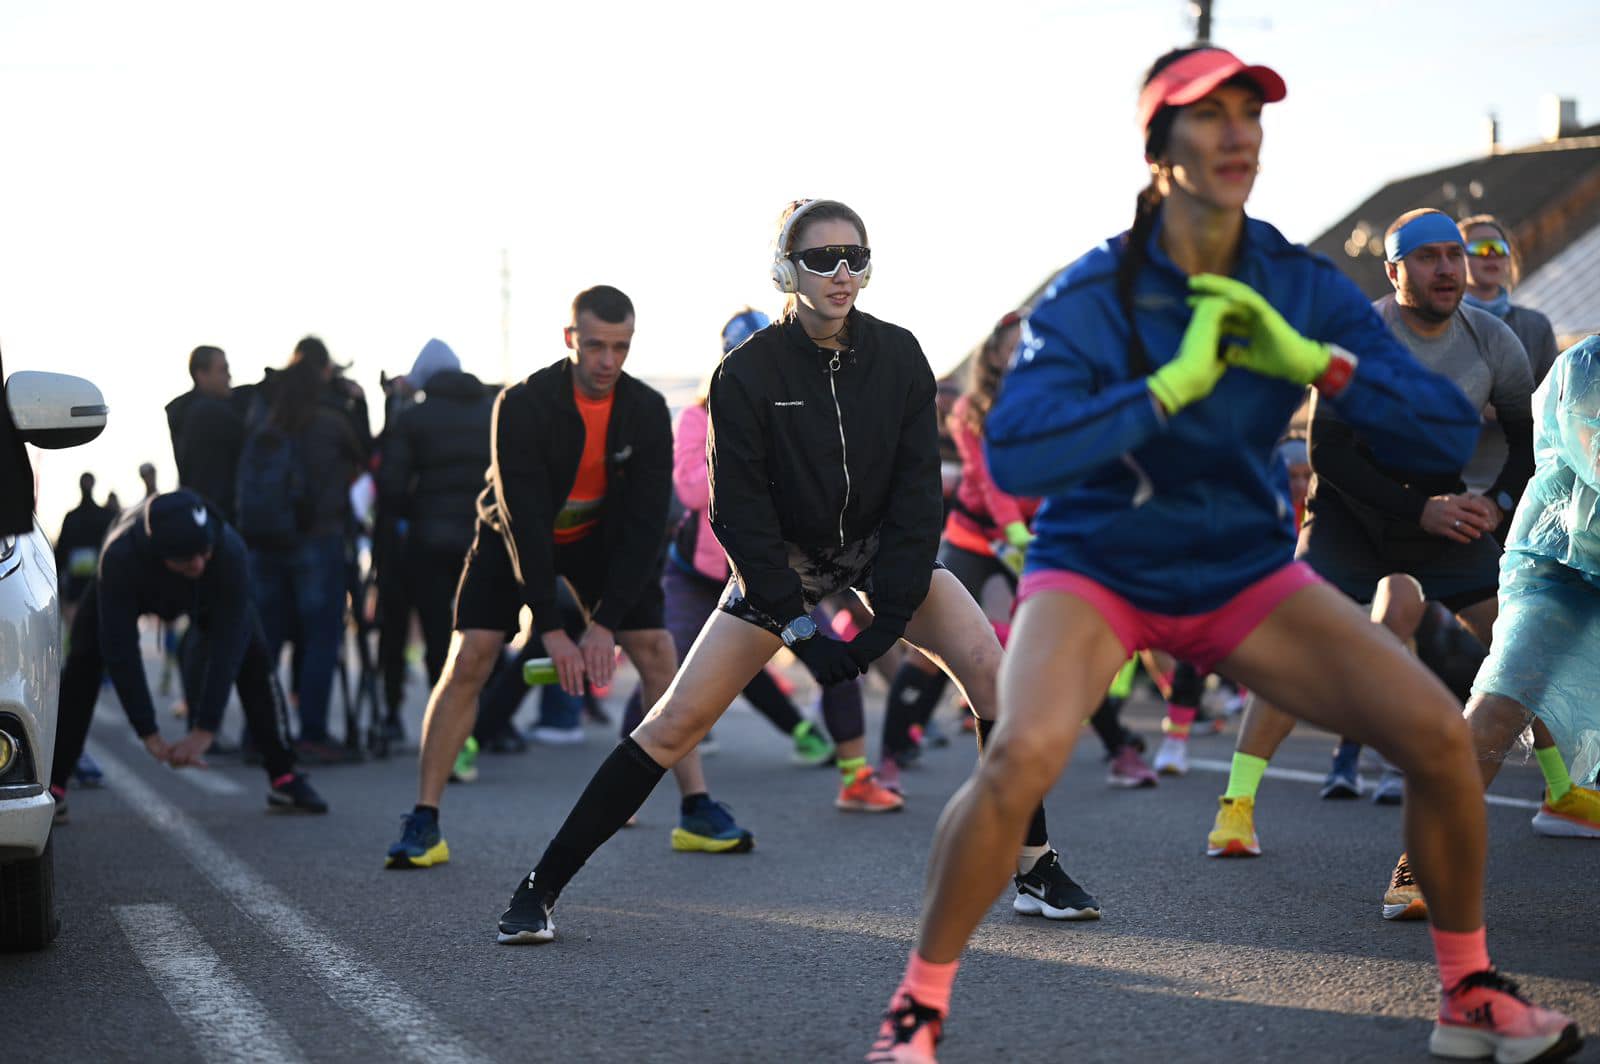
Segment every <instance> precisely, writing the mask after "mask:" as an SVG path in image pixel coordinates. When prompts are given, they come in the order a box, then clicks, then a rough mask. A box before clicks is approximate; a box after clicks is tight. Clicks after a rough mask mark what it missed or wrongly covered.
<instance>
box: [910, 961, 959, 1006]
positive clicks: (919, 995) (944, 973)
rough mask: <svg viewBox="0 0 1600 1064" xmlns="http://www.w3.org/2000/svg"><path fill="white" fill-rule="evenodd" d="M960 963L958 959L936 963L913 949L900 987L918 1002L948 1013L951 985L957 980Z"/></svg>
mask: <svg viewBox="0 0 1600 1064" xmlns="http://www.w3.org/2000/svg"><path fill="white" fill-rule="evenodd" d="M960 963H961V962H960V961H958V960H957V961H949V962H947V963H945V964H934V963H933V962H932V961H925V960H923V959H922V958H921V957H919V956H918V955H917V951H916V950H912V951H911V959H910V960H908V961H906V974H905V978H903V979H901V980H900V989H901V990H904V991H905V992H906V993H908V994H910V995H911V996H912V997H914V998H916V999H917V1003H918V1004H921V1005H926V1006H928V1008H930V1009H938V1010H939V1012H940V1013H941V1014H943V1013H947V1012H949V1011H950V985H951V984H952V983H954V982H955V981H956V967H957V966H958V965H959V964H960Z"/></svg>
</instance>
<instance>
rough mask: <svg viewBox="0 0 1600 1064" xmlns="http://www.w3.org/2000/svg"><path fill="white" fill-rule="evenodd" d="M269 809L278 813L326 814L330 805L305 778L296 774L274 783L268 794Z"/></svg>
mask: <svg viewBox="0 0 1600 1064" xmlns="http://www.w3.org/2000/svg"><path fill="white" fill-rule="evenodd" d="M267 808H268V809H270V810H272V811H273V812H276V813H326V812H327V811H328V803H327V802H324V801H323V800H322V795H320V794H318V793H317V792H316V791H314V790H312V789H311V784H309V783H307V782H306V778H305V777H304V776H302V775H300V774H299V773H298V772H294V773H290V774H289V775H288V776H285V777H283V778H281V779H279V780H276V781H274V783H273V784H272V790H270V791H268V792H267Z"/></svg>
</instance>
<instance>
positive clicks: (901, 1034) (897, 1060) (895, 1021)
mask: <svg viewBox="0 0 1600 1064" xmlns="http://www.w3.org/2000/svg"><path fill="white" fill-rule="evenodd" d="M943 1036H944V1014H943V1013H941V1012H940V1011H939V1010H938V1009H932V1008H929V1007H928V1006H926V1005H924V1004H922V1003H921V1002H919V1001H917V1000H916V999H915V998H913V997H912V996H911V995H910V994H907V993H906V992H905V991H904V990H898V991H896V992H895V995H894V997H892V998H890V999H889V1011H888V1012H886V1013H884V1014H883V1025H882V1026H880V1027H879V1028H878V1040H877V1041H876V1042H873V1043H872V1049H871V1050H870V1051H869V1052H868V1053H867V1064H939V1061H938V1059H937V1058H936V1057H935V1056H934V1050H935V1049H937V1048H938V1046H939V1039H940V1038H942V1037H943Z"/></svg>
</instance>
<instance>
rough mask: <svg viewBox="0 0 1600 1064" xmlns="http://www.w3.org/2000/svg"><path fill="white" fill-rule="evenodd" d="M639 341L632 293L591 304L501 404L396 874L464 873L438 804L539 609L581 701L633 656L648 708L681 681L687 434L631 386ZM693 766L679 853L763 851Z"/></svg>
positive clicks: (655, 395)
mask: <svg viewBox="0 0 1600 1064" xmlns="http://www.w3.org/2000/svg"><path fill="white" fill-rule="evenodd" d="M633 330H634V314H633V303H632V301H631V300H629V299H628V297H627V296H626V295H624V294H623V293H622V292H620V291H618V290H617V289H615V288H612V287H610V286H609V285H596V286H595V287H593V288H589V289H585V290H584V291H582V292H579V293H578V296H577V298H576V299H574V300H573V301H572V320H571V324H569V325H568V326H567V327H566V329H565V330H564V333H563V334H564V336H565V340H566V345H567V347H568V348H569V350H570V352H571V353H570V355H569V356H568V357H566V358H563V359H560V360H559V361H556V362H554V363H552V364H550V365H548V366H546V367H545V368H544V369H541V370H539V371H538V372H537V373H534V374H533V375H532V376H530V377H529V378H528V379H527V380H525V381H523V382H521V383H520V384H516V385H513V386H511V387H509V388H507V389H506V390H505V391H503V392H501V393H500V396H499V398H497V399H496V400H495V407H494V421H493V427H492V437H491V458H490V465H489V474H488V483H487V485H486V486H485V487H484V489H483V493H482V494H481V495H480V496H479V497H478V527H477V532H476V534H475V535H474V537H473V542H472V549H471V550H470V551H469V552H468V553H467V558H466V562H465V564H464V565H463V566H462V569H461V582H460V584H458V585H457V587H456V612H455V632H454V634H453V635H452V637H451V639H450V652H449V656H448V657H447V658H446V660H445V667H444V673H443V674H442V675H441V676H440V678H439V682H438V684H437V685H435V686H434V689H433V694H432V696H431V697H430V698H429V699H428V712H427V715H426V716H425V717H424V718H423V721H422V749H421V751H420V753H419V755H418V759H417V761H418V765H417V804H416V806H415V807H414V808H413V809H412V811H411V812H410V813H407V814H405V815H404V816H403V818H402V827H401V834H400V839H399V840H398V841H397V842H395V844H394V845H392V846H390V847H389V852H388V855H387V857H386V858H385V862H384V867H386V868H428V867H430V866H432V865H436V864H443V863H444V862H446V861H448V860H449V859H450V849H449V846H448V845H447V844H446V843H445V840H444V836H443V835H442V834H441V833H440V830H439V803H440V801H441V800H442V799H443V797H444V788H445V783H446V781H447V780H448V779H449V778H450V770H451V768H452V767H453V766H454V764H455V761H456V755H457V754H459V753H460V751H461V749H462V747H463V745H464V744H465V743H466V741H467V740H468V739H469V738H470V737H471V735H472V725H473V721H474V720H475V719H476V717H477V712H478V696H479V694H480V693H481V692H482V691H483V686H484V684H485V682H487V681H488V679H489V674H490V673H491V672H492V671H493V669H494V666H495V663H496V662H497V661H498V660H499V659H500V652H501V650H502V649H503V648H504V647H505V644H506V641H507V640H508V639H509V638H510V637H511V636H514V635H516V633H517V629H518V622H519V619H520V616H521V611H522V608H523V607H524V606H526V607H527V608H528V609H529V611H530V612H531V613H532V615H533V631H532V633H530V635H529V637H528V638H529V643H530V644H535V645H537V644H542V649H543V653H542V654H541V653H538V652H537V650H534V651H530V652H529V653H531V654H532V655H533V656H535V657H549V658H551V659H552V660H553V661H554V663H555V667H556V672H557V674H558V676H559V678H560V683H561V687H562V689H563V690H565V691H566V692H567V693H568V694H570V695H572V696H574V697H582V695H583V691H584V684H585V682H588V683H590V684H592V685H594V686H595V687H604V686H605V685H606V684H609V683H610V682H611V676H612V672H613V670H614V669H615V668H616V648H617V647H618V646H619V645H620V646H621V647H622V649H623V650H624V651H626V652H627V655H628V657H629V658H630V659H631V660H632V661H633V664H634V667H635V668H636V669H638V670H639V678H640V682H642V683H643V684H644V685H645V691H646V694H647V695H648V696H649V697H651V698H656V697H659V696H660V694H661V692H663V691H665V690H666V689H667V684H668V683H670V682H671V681H672V674H673V671H674V670H675V669H676V668H677V662H678V659H677V655H676V654H674V653H673V649H672V637H671V636H670V635H668V634H667V630H666V628H665V627H664V626H663V621H662V601H661V564H660V556H661V542H662V539H663V537H664V536H665V534H666V525H667V504H668V502H669V501H670V497H671V492H672V468H671V463H672V457H671V456H672V422H671V420H670V418H669V417H668V415H667V404H666V401H665V400H663V399H662V398H661V395H660V393H659V392H657V391H656V390H655V389H654V388H651V387H650V386H649V385H648V384H645V383H644V382H643V381H641V380H638V379H637V378H635V377H632V376H630V375H628V374H627V373H624V372H623V370H622V365H623V363H624V361H626V359H627V357H628V351H629V349H630V348H631V347H632V344H633ZM558 580H565V581H566V582H567V584H568V585H569V586H570V587H571V589H572V592H573V595H574V597H575V598H576V599H577V601H578V604H579V605H580V606H581V607H582V608H583V610H584V611H585V612H586V613H587V614H588V626H587V628H585V630H584V632H583V634H582V635H581V636H580V637H579V638H578V639H577V640H576V641H574V640H573V639H572V637H570V636H569V635H567V633H566V631H565V630H564V629H563V628H562V619H561V610H560V608H559V607H558V606H557V605H556V597H557V596H556V581H558ZM524 649H525V650H527V648H526V647H525V648H524ZM685 755H686V756H684V758H683V759H682V760H681V761H680V762H679V763H678V766H677V773H676V774H677V779H678V789H679V790H680V791H681V792H682V793H683V803H682V807H681V811H682V818H681V820H680V821H679V824H678V826H677V827H676V828H674V829H673V831H672V848H673V849H675V850H687V851H700V852H706V853H743V852H746V851H748V850H749V849H750V848H751V846H752V845H754V839H753V837H752V836H751V834H750V832H748V831H746V830H744V829H743V828H741V827H739V825H738V824H736V823H735V822H734V820H733V816H732V815H731V814H730V813H729V812H728V809H727V807H726V806H724V805H723V804H722V803H720V802H716V801H713V800H712V798H711V796H710V794H708V793H707V790H706V783H705V775H704V773H703V772H702V771H701V768H700V755H699V754H697V753H695V752H694V751H693V750H689V751H685ZM629 812H632V810H629Z"/></svg>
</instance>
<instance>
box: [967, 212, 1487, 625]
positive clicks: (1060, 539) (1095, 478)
mask: <svg viewBox="0 0 1600 1064" xmlns="http://www.w3.org/2000/svg"><path fill="white" fill-rule="evenodd" d="M1159 237H1160V220H1159V219H1158V220H1157V226H1156V230H1155V232H1153V233H1152V234H1151V238H1150V246H1149V249H1148V255H1147V258H1146V260H1145V264H1144V266H1143V268H1142V269H1141V270H1140V271H1139V275H1138V279H1137V282H1136V285H1135V289H1134V307H1135V312H1136V315H1137V318H1138V327H1139V335H1140V336H1141V338H1142V339H1143V340H1144V343H1145V347H1146V349H1147V351H1148V352H1149V359H1150V362H1151V365H1152V367H1155V366H1160V365H1163V364H1165V363H1166V362H1168V361H1170V360H1171V359H1172V358H1173V356H1174V355H1175V354H1176V353H1177V349H1178V343H1179V340H1180V339H1181V338H1182V336H1183V331H1184V329H1185V328H1186V327H1187V326H1188V324H1189V318H1190V310H1189V305H1188V303H1187V299H1188V296H1189V289H1188V277H1187V275H1186V274H1185V273H1184V272H1183V271H1182V270H1180V269H1179V268H1178V267H1177V266H1176V265H1175V264H1174V263H1173V262H1172V260H1171V259H1170V258H1168V257H1167V255H1166V253H1165V252H1164V251H1162V250H1161V247H1160V244H1159ZM1124 243H1125V237H1124V236H1117V237H1113V238H1112V239H1111V240H1109V241H1107V242H1106V243H1104V244H1101V245H1100V246H1098V247H1096V248H1095V249H1094V250H1092V251H1090V252H1089V253H1088V254H1087V255H1085V256H1083V258H1081V259H1079V260H1078V261H1077V262H1074V263H1073V264H1072V265H1070V266H1068V267H1067V268H1066V269H1065V270H1063V271H1062V272H1061V274H1060V275H1058V276H1057V277H1056V279H1055V280H1054V281H1053V282H1051V284H1050V287H1049V288H1048V289H1047V290H1046V292H1045V294H1044V296H1043V297H1042V298H1041V300H1040V302H1039V304H1038V305H1037V306H1036V307H1035V308H1034V310H1033V313H1032V314H1031V315H1030V316H1029V317H1028V319H1027V321H1026V323H1025V324H1024V326H1023V334H1022V342H1021V344H1020V346H1019V348H1018V352H1017V356H1016V361H1015V363H1014V365H1013V367H1012V369H1011V372H1010V374H1009V375H1008V376H1007V377H1006V380H1005V383H1004V385H1003V386H1002V388H1001V392H1000V395H999V397H998V398H997V399H996V401H995V405H994V408H993V410H992V411H991V412H990V414H989V417H988V421H987V423H986V427H987V447H988V454H989V467H990V471H991V472H992V474H993V476H994V480H995V483H996V484H998V485H999V486H1000V488H1001V489H1002V490H1004V491H1006V492H1009V493H1011V494H1013V495H1040V496H1044V497H1045V499H1046V501H1045V503H1044V506H1043V507H1042V509H1041V510H1040V512H1039V516H1038V518H1037V521H1036V525H1035V529H1034V531H1035V532H1036V533H1037V534H1038V539H1037V540H1036V541H1035V542H1034V543H1033V545H1032V546H1031V547H1030V548H1029V550H1028V561H1027V567H1028V569H1029V570H1035V569H1061V570H1066V571H1069V572H1073V573H1078V574H1081V575H1083V576H1086V577H1088V578H1090V579H1092V580H1094V581H1096V582H1097V583H1100V584H1102V585H1104V586H1105V587H1107V588H1109V589H1111V590H1112V591H1114V592H1116V593H1117V594H1119V595H1121V596H1123V597H1124V598H1126V599H1127V600H1128V601H1130V602H1132V603H1133V604H1134V605H1135V606H1137V607H1138V608H1140V609H1143V610H1148V611H1152V612H1156V613H1163V614H1169V615H1175V616H1183V615H1188V614H1195V613H1204V612H1207V611H1209V610H1213V609H1216V608H1217V607H1219V606H1221V605H1222V604H1223V603H1225V602H1227V601H1228V599H1230V598H1232V597H1233V596H1234V595H1236V594H1238V593H1239V592H1240V591H1242V590H1244V589H1245V588H1246V587H1248V586H1249V585H1250V584H1252V583H1254V582H1255V581H1257V580H1260V579H1262V578H1263V577H1265V576H1267V575H1269V574H1270V573H1272V572H1274V571H1275V570H1277V569H1279V568H1281V567H1282V566H1284V565H1287V564H1288V563H1289V562H1290V560H1291V559H1292V558H1293V556H1294V545H1295V529H1294V514H1293V510H1292V508H1291V506H1290V503H1289V483H1288V474H1287V471H1286V470H1285V468H1284V467H1283V465H1282V463H1280V462H1278V461H1276V460H1275V458H1274V456H1273V448H1274V446H1275V445H1276V444H1277V442H1278V439H1279V437H1280V436H1281V435H1282V434H1283V432H1284V429H1285V428H1286V427H1287V425H1288V423H1289V419H1290V417H1292V416H1293V414H1294V411H1295V409H1296V407H1298V406H1299V405H1300V401H1301V398H1302V396H1303V394H1304V389H1302V388H1301V387H1299V386H1298V385H1295V384H1291V383H1288V382H1286V381H1281V380H1276V379H1273V378H1270V377H1264V376H1261V375H1259V374H1256V373H1251V372H1249V371H1248V370H1243V369H1237V368H1233V369H1229V370H1228V371H1227V373H1226V374H1224V375H1223V377H1222V379H1221V381H1219V382H1218V383H1217V387H1216V389H1215V390H1214V391H1213V392H1212V393H1211V395H1210V396H1208V397H1207V398H1205V399H1202V400H1200V401H1199V402H1197V403H1194V404H1191V405H1190V406H1188V407H1185V408H1184V409H1182V410H1180V411H1179V412H1178V413H1177V414H1175V415H1173V416H1171V417H1170V418H1169V417H1167V416H1166V415H1165V414H1164V413H1163V412H1159V411H1158V410H1157V408H1156V404H1155V402H1154V401H1153V400H1152V398H1151V395H1150V392H1149V389H1148V388H1147V387H1146V385H1145V380H1144V378H1142V377H1139V378H1136V377H1133V376H1131V375H1130V374H1129V371H1128V364H1127V363H1128V358H1127V347H1128V335H1129V333H1128V324H1127V319H1126V316H1125V315H1124V314H1123V312H1122V309H1121V307H1120V306H1119V305H1118V303H1117V296H1116V269H1117V263H1118V261H1119V260H1120V258H1121V255H1122V248H1123V246H1124ZM1233 276H1234V277H1235V278H1237V279H1238V280H1240V281H1242V282H1244V283H1245V284H1248V285H1249V286H1250V287H1252V288H1254V289H1255V290H1256V291H1257V292H1259V293H1260V294H1261V295H1262V296H1264V297H1265V298H1266V299H1267V300H1268V301H1269V302H1270V303H1271V304H1272V305H1273V306H1274V307H1275V308H1277V310H1278V312H1279V313H1280V314H1282V315H1283V316H1284V318H1285V319H1286V320H1287V321H1288V322H1289V324H1290V325H1292V326H1294V328H1295V329H1297V330H1299V332H1300V333H1301V334H1302V335H1304V336H1308V337H1311V338H1313V339H1316V340H1322V341H1325V342H1327V343H1330V344H1336V345H1337V346H1339V347H1341V348H1343V349H1345V350H1346V351H1349V352H1350V353H1352V354H1354V355H1355V356H1356V357H1357V358H1358V359H1359V360H1360V361H1359V363H1358V364H1357V366H1356V370H1355V375H1354V377H1353V378H1352V379H1351V381H1350V382H1349V384H1348V385H1347V386H1346V387H1345V389H1344V390H1343V391H1342V392H1341V393H1340V395H1339V396H1338V398H1337V399H1335V400H1334V401H1333V402H1334V407H1335V409H1337V410H1338V412H1339V415H1340V416H1341V417H1343V418H1344V419H1345V420H1346V421H1347V422H1349V423H1350V424H1351V425H1352V426H1353V427H1354V428H1355V429H1356V431H1357V432H1358V433H1360V435H1361V437H1362V439H1363V440H1364V442H1365V443H1366V444H1367V445H1368V446H1369V447H1371V448H1372V450H1373V453H1374V455H1375V457H1376V458H1377V459H1378V461H1379V462H1381V463H1382V464H1383V465H1385V466H1388V467H1390V468H1393V469H1401V470H1406V471H1414V472H1416V473H1446V472H1451V471H1459V470H1460V469H1461V468H1462V467H1463V466H1465V465H1466V463H1467V459H1468V458H1469V457H1471V455H1472V448H1473V446H1474V444H1475V443H1476V441H1477V437H1478V425H1479V421H1478V411H1477V410H1475V409H1473V407H1472V404H1471V403H1470V402H1468V400H1467V398H1466V397H1465V396H1464V395H1462V394H1461V392H1460V390H1458V389H1457V388H1456V386H1455V385H1454V384H1452V383H1451V382H1450V381H1449V380H1447V379H1446V378H1444V377H1442V376H1440V375H1438V374H1436V373H1433V372H1432V371H1430V370H1427V369H1424V368H1423V367H1422V366H1421V365H1420V364H1419V363H1418V362H1417V361H1416V360H1415V359H1413V358H1412V357H1411V354H1410V352H1408V351H1407V350H1406V348H1405V347H1404V346H1403V345H1402V344H1401V343H1400V341H1399V340H1398V339H1397V338H1396V337H1395V336H1394V335H1393V334H1392V333H1390V332H1389V330H1388V329H1387V328H1386V327H1385V326H1384V324H1383V322H1382V320H1380V319H1379V317H1378V315H1377V313H1376V311H1374V310H1373V309H1372V306H1371V304H1369V303H1368V301H1367V299H1366V297H1365V296H1363V295H1362V294H1361V291H1360V290H1359V289H1358V288H1356V286H1355V284H1354V283H1353V282H1351V281H1350V280H1349V279H1348V278H1346V277H1345V276H1344V275H1343V274H1341V273H1340V272H1339V271H1338V269H1337V268H1336V267H1335V266H1334V265H1333V264H1332V263H1331V262H1329V261H1328V260H1327V259H1325V258H1323V257H1322V256H1320V255H1314V254H1312V253H1311V252H1309V251H1307V250H1306V249H1305V248H1304V247H1303V246H1300V245H1298V244H1291V243H1289V242H1288V241H1287V240H1285V239H1284V237H1283V235H1282V234H1281V233H1279V232H1278V231H1277V230H1276V229H1274V228H1273V227H1272V226H1270V225H1268V224H1267V223H1265V222H1261V221H1256V220H1255V219H1248V218H1247V219H1246V220H1245V227H1244V230H1243V233H1242V237H1241V246H1240V250H1239V262H1238V266H1237V268H1236V269H1235V271H1234V273H1233Z"/></svg>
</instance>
